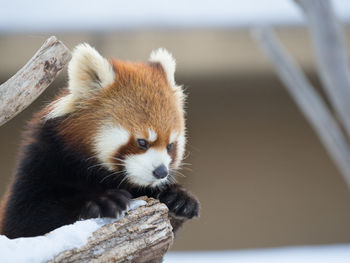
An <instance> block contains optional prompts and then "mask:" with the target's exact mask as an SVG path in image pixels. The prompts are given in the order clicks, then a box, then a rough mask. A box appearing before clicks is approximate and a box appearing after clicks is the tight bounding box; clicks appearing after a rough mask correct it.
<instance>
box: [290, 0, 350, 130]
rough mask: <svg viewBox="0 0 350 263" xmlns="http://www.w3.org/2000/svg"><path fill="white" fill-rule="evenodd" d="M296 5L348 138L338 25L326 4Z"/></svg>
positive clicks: (317, 0)
mask: <svg viewBox="0 0 350 263" xmlns="http://www.w3.org/2000/svg"><path fill="white" fill-rule="evenodd" d="M295 2H296V3H298V4H299V6H300V7H301V9H302V10H303V11H304V14H305V18H306V20H307V22H308V27H309V31H310V35H311V38H312V42H313V47H314V51H315V57H316V59H317V70H318V73H319V74H318V75H319V77H320V79H321V81H322V84H323V88H324V89H325V91H326V94H327V97H328V98H329V100H330V102H331V104H332V107H333V109H334V110H335V112H336V113H337V116H338V117H339V119H340V120H341V123H342V124H343V126H344V128H345V130H346V131H347V134H348V136H350V69H349V62H348V56H347V53H346V48H345V39H344V34H343V29H342V27H341V23H340V22H339V21H338V19H337V17H336V15H335V12H334V10H333V7H332V4H331V2H330V1H329V0H295Z"/></svg>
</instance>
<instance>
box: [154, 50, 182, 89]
mask: <svg viewBox="0 0 350 263" xmlns="http://www.w3.org/2000/svg"><path fill="white" fill-rule="evenodd" d="M149 61H150V62H159V63H160V64H161V65H162V67H163V69H164V71H165V73H166V76H167V79H168V81H169V83H170V85H171V86H172V87H173V88H175V87H176V84H175V68H176V61H175V59H174V57H173V56H172V55H171V53H170V52H169V51H167V50H166V49H164V48H159V49H157V50H153V51H152V52H151V55H150V57H149Z"/></svg>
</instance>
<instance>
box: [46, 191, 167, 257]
mask: <svg viewBox="0 0 350 263" xmlns="http://www.w3.org/2000/svg"><path fill="white" fill-rule="evenodd" d="M141 199H142V200H145V201H146V202H147V205H146V206H141V207H139V208H137V209H136V210H131V211H129V212H128V214H127V215H126V216H125V217H123V218H122V219H121V220H119V221H116V222H114V223H111V224H108V225H105V226H103V227H101V228H100V229H98V230H97V231H95V232H94V233H93V235H92V237H90V238H89V240H88V243H87V244H86V245H84V246H83V247H81V248H77V249H71V250H67V251H63V252H61V253H60V254H58V255H57V256H55V257H54V258H53V259H52V260H50V261H48V262H47V263H54V262H61V263H70V262H95V263H100V262H161V260H162V257H163V255H164V254H165V253H166V252H167V250H168V248H169V247H170V245H171V244H172V243H173V239H174V235H173V232H172V226H171V224H170V220H169V218H168V208H167V207H166V205H164V204H162V203H160V202H159V201H158V200H156V199H152V198H146V197H143V198H141Z"/></svg>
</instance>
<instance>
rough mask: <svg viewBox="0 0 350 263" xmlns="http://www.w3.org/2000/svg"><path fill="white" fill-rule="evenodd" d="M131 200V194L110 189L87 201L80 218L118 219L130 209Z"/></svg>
mask: <svg viewBox="0 0 350 263" xmlns="http://www.w3.org/2000/svg"><path fill="white" fill-rule="evenodd" d="M130 199H131V194H130V193H129V192H128V191H126V190H123V189H121V190H119V189H118V190H115V189H109V190H107V191H105V192H104V193H103V194H102V195H100V196H96V197H95V198H92V199H91V200H89V201H87V202H86V203H85V205H84V207H83V209H82V210H81V213H80V218H81V219H89V218H97V217H117V216H119V215H120V214H121V213H122V212H123V211H124V210H125V209H126V208H127V207H128V205H129V203H130Z"/></svg>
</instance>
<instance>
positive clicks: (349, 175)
mask: <svg viewBox="0 0 350 263" xmlns="http://www.w3.org/2000/svg"><path fill="white" fill-rule="evenodd" d="M253 36H254V37H255V39H256V41H257V43H258V44H259V45H260V47H261V48H262V49H263V51H264V52H265V54H266V55H267V57H268V58H269V59H270V61H271V63H272V64H273V65H274V67H275V70H276V71H277V74H278V76H279V77H280V79H281V80H282V82H283V83H284V85H285V87H286V88H287V90H288V92H289V94H290V95H291V96H292V97H293V98H294V100H295V102H296V103H297V105H298V106H299V108H300V109H301V111H302V112H303V113H304V115H305V116H306V118H307V119H308V120H309V122H310V124H311V125H312V127H313V128H314V130H315V131H316V133H317V135H318V136H319V138H320V140H321V141H322V142H323V144H324V146H325V147H326V149H327V150H328V152H329V153H330V156H331V158H332V159H333V161H334V163H335V164H336V166H337V167H338V169H339V170H340V171H341V173H342V175H343V176H344V179H345V181H346V182H347V184H348V186H349V187H350V148H349V145H348V143H347V141H346V139H345V136H344V135H343V133H342V131H341V129H340V128H339V126H338V124H337V122H336V121H335V120H334V118H333V116H332V114H331V113H330V111H329V110H328V108H327V106H326V104H325V103H324V101H323V100H322V98H321V97H320V95H319V94H318V93H317V92H316V91H315V89H314V88H313V87H312V85H311V84H310V82H309V81H308V80H307V79H306V77H305V75H304V74H303V72H302V71H301V70H300V68H299V67H298V65H297V64H296V63H295V62H294V60H293V59H292V57H291V56H290V55H289V54H288V53H287V51H286V50H285V49H284V48H283V46H282V45H281V43H280V42H279V41H278V39H277V38H276V36H275V34H274V33H273V31H272V30H271V29H270V28H267V27H257V28H255V29H254V31H253ZM348 88H349V89H350V87H348Z"/></svg>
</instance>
